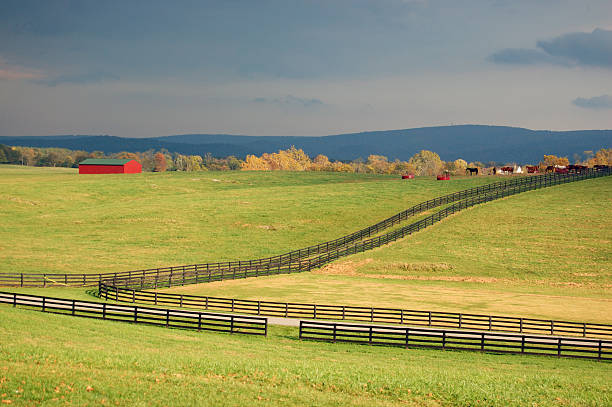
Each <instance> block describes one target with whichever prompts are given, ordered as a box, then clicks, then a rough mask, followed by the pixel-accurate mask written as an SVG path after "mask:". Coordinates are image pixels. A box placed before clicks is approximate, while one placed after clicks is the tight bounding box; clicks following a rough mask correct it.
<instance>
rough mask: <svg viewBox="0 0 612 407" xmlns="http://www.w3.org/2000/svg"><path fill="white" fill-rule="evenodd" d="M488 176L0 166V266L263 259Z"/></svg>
mask: <svg viewBox="0 0 612 407" xmlns="http://www.w3.org/2000/svg"><path fill="white" fill-rule="evenodd" d="M488 182H491V179H490V178H487V177H473V178H471V179H470V178H458V179H456V180H454V182H452V183H445V182H435V181H432V180H431V179H424V178H423V179H416V180H411V181H410V182H406V181H402V180H400V179H398V177H396V176H380V175H360V174H338V173H290V172H289V173H287V172H263V173H262V172H199V173H143V174H132V175H103V176H100V175H79V174H77V173H76V170H72V169H49V168H31V167H18V166H0V216H1V217H2V219H3V222H2V224H1V225H0V253H1V254H0V256H1V257H0V258H1V260H2V263H1V264H0V272H24V273H37V272H47V273H83V272H87V273H100V272H109V271H125V270H134V269H141V268H149V267H158V266H168V265H178V264H191V263H202V262H214V261H224V260H236V259H249V258H255V257H265V256H271V255H276V254H280V253H283V252H286V251H290V250H294V249H296V248H300V247H304V246H308V245H312V244H316V243H319V242H321V241H325V240H329V239H335V238H337V237H340V236H341V235H344V234H346V233H350V232H353V231H355V230H358V229H360V228H362V227H365V226H369V225H370V224H372V223H375V222H378V221H379V220H381V219H383V218H385V217H388V216H391V215H393V214H395V213H397V212H399V211H401V210H403V209H405V208H407V207H409V206H411V205H413V204H416V203H419V202H421V201H423V200H427V199H430V198H432V197H435V196H439V195H444V194H447V193H450V192H454V191H458V190H462V189H466V188H469V187H471V186H474V185H477V184H484V183H488Z"/></svg>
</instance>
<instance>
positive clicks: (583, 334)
mask: <svg viewBox="0 0 612 407" xmlns="http://www.w3.org/2000/svg"><path fill="white" fill-rule="evenodd" d="M582 336H586V323H583V324H582Z"/></svg>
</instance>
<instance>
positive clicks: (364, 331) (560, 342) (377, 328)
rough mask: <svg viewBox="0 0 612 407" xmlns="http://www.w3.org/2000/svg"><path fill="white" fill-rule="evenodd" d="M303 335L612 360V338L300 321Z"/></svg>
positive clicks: (306, 336)
mask: <svg viewBox="0 0 612 407" xmlns="http://www.w3.org/2000/svg"><path fill="white" fill-rule="evenodd" d="M300 339H308V340H315V341H325V342H353V343H360V344H369V345H387V346H398V347H405V348H409V347H424V348H441V349H458V350H471V351H480V352H494V353H524V354H537V355H550V356H558V357H574V358H588V359H599V360H612V341H607V340H602V339H586V338H561V337H550V336H538V335H524V334H521V335H517V334H508V333H492V332H482V331H468V330H444V329H426V328H412V327H394V326H383V325H358V324H346V323H335V322H317V321H300Z"/></svg>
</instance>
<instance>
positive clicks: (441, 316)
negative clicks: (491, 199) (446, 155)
mask: <svg viewBox="0 0 612 407" xmlns="http://www.w3.org/2000/svg"><path fill="white" fill-rule="evenodd" d="M98 295H99V297H100V298H104V299H106V300H114V301H121V302H132V303H142V304H154V305H158V306H178V307H194V308H200V309H206V310H209V309H210V310H219V311H226V312H239V313H243V314H254V315H267V316H277V317H286V318H311V319H330V320H349V321H367V322H378V323H390V324H402V325H411V326H417V325H421V326H428V327H447V328H458V329H476V330H486V331H500V332H502V331H503V332H518V333H537V334H546V335H572V336H582V337H587V336H588V337H602V338H612V325H606V324H593V323H586V322H571V321H555V320H545V319H536V318H519V317H507V316H496V315H482V314H471V313H455V312H437V311H421V310H410V309H401V308H377V307H360V306H349V305H323V304H305V303H291V302H275V301H257V300H241V299H236V298H221V297H208V296H198V295H184V294H173V293H164V292H157V291H141V290H133V289H129V288H120V287H116V286H112V285H107V284H105V283H103V282H102V283H100V284H99V287H98Z"/></svg>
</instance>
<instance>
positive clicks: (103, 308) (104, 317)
mask: <svg viewBox="0 0 612 407" xmlns="http://www.w3.org/2000/svg"><path fill="white" fill-rule="evenodd" d="M102 319H106V303H105V302H104V303H102Z"/></svg>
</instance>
